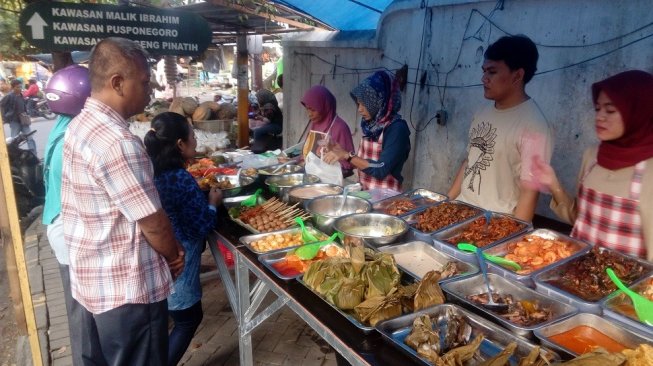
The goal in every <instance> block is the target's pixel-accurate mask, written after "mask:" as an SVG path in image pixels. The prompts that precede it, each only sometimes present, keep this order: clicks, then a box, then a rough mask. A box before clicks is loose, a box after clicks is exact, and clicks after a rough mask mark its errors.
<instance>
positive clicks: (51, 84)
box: [43, 65, 91, 116]
mask: <svg viewBox="0 0 653 366" xmlns="http://www.w3.org/2000/svg"><path fill="white" fill-rule="evenodd" d="M43 91H44V93H45V99H47V101H48V105H49V106H50V109H51V110H52V111H53V112H55V113H58V114H67V115H69V116H76V115H78V114H79V112H81V111H82V108H84V103H85V102H86V98H88V97H89V96H90V95H91V81H90V79H89V76H88V69H87V68H85V67H84V66H79V65H70V66H67V67H65V68H63V69H61V70H59V71H57V72H55V73H54V75H52V77H51V78H50V80H49V81H48V84H47V85H46V86H45V89H43Z"/></svg>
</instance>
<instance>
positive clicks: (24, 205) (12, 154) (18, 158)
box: [6, 130, 45, 219]
mask: <svg viewBox="0 0 653 366" xmlns="http://www.w3.org/2000/svg"><path fill="white" fill-rule="evenodd" d="M34 133H36V130H34V131H31V132H30V133H28V134H22V133H20V134H18V136H16V137H12V138H8V139H7V141H6V142H7V154H8V155H9V166H10V168H11V179H12V181H13V183H14V194H15V196H16V205H17V206H18V216H19V217H20V218H21V219H23V218H24V217H25V216H27V214H29V213H30V211H32V209H33V208H34V207H37V206H39V205H42V204H43V203H44V202H45V186H44V183H43V164H42V162H41V160H39V158H38V157H37V156H36V155H35V154H34V152H32V151H31V150H26V149H23V148H21V145H23V144H24V143H25V142H26V141H27V139H28V138H30V137H31V136H32V135H33V134H34Z"/></svg>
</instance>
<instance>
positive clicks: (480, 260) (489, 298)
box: [476, 248, 508, 313]
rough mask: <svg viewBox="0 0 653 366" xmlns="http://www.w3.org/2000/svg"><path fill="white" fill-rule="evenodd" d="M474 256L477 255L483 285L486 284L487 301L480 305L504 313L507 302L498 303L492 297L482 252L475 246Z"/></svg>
mask: <svg viewBox="0 0 653 366" xmlns="http://www.w3.org/2000/svg"><path fill="white" fill-rule="evenodd" d="M476 256H477V257H478V266H479V267H480V268H481V272H483V278H484V279H485V286H487V302H486V303H485V304H481V305H483V307H485V308H487V309H489V310H492V311H494V312H497V313H505V312H506V311H508V304H498V303H497V302H495V301H494V299H493V298H492V289H491V288H490V279H489V278H488V276H487V264H486V263H485V258H483V252H482V251H481V249H480V248H476Z"/></svg>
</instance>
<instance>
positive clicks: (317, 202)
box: [304, 195, 372, 235]
mask: <svg viewBox="0 0 653 366" xmlns="http://www.w3.org/2000/svg"><path fill="white" fill-rule="evenodd" d="M343 199H344V197H343V196H342V195H329V196H322V197H317V198H313V199H312V200H309V201H307V202H306V203H305V204H304V208H305V209H306V212H308V213H309V214H311V218H312V220H313V224H315V226H316V227H317V228H318V229H319V230H320V231H321V232H323V233H325V234H328V235H331V234H333V222H334V221H336V219H337V218H339V217H342V216H345V215H349V214H353V213H367V212H370V211H371V210H372V204H371V203H369V202H368V201H367V200H365V199H362V198H358V197H353V196H347V201H346V202H345V205H344V206H342V200H343ZM340 206H342V211H341V212H338V210H339V209H340Z"/></svg>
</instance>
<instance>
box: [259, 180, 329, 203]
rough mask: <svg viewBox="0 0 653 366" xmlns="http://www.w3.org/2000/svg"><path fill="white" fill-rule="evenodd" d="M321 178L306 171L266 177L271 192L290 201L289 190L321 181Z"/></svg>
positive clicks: (266, 183)
mask: <svg viewBox="0 0 653 366" xmlns="http://www.w3.org/2000/svg"><path fill="white" fill-rule="evenodd" d="M319 182H320V178H318V177H317V176H316V175H312V174H305V173H293V174H283V175H273V176H270V177H268V178H266V179H265V185H266V186H268V189H269V190H270V192H272V193H274V194H276V195H277V196H279V198H281V200H283V201H284V202H288V190H289V189H290V188H292V187H294V186H298V185H302V184H310V183H319Z"/></svg>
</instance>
